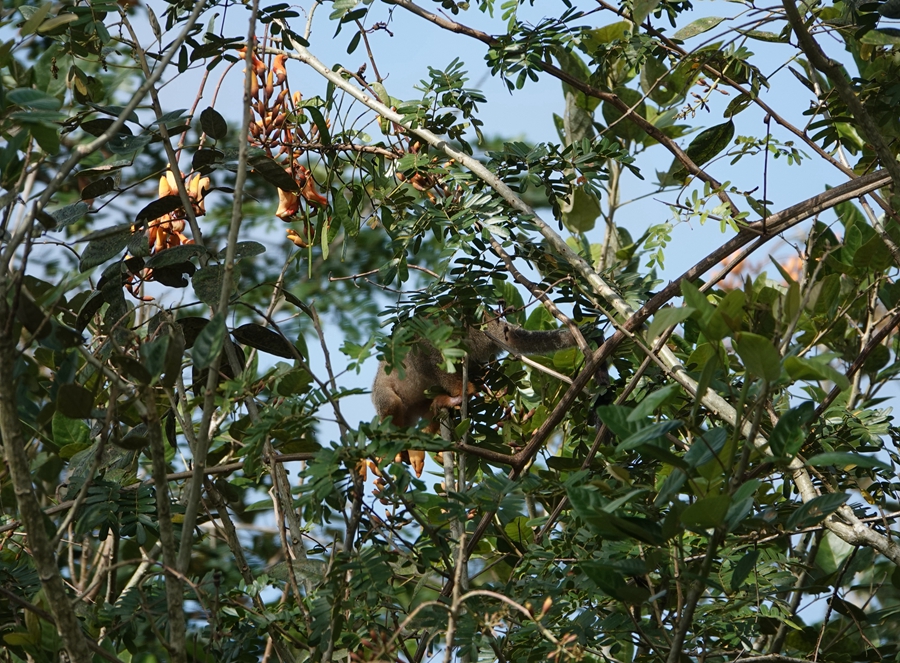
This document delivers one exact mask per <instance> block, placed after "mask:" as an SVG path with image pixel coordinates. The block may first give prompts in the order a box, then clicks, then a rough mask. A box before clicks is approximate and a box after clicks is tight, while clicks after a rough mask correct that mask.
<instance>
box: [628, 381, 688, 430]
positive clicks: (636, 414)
mask: <svg viewBox="0 0 900 663" xmlns="http://www.w3.org/2000/svg"><path fill="white" fill-rule="evenodd" d="M678 389H679V387H678V385H677V384H668V385H666V386H665V387H663V388H662V389H657V390H656V391H654V392H652V393H650V394H647V395H646V396H644V397H643V398H642V399H641V402H640V403H638V404H637V407H635V408H634V410H633V411H632V413H631V414H629V415H628V421H631V422H639V421H642V420H643V419H645V418H646V417H649V416H650V415H652V414H653V413H654V412H656V408H658V407H659V406H660V405H662V404H663V403H665V402H666V401H667V400H668V399H669V397H670V396H672V394H676V393H678Z"/></svg>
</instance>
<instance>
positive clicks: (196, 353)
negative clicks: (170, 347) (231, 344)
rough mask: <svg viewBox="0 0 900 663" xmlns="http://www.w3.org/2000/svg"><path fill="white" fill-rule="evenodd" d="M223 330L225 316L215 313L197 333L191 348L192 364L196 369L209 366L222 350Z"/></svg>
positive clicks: (223, 342) (223, 341)
mask: <svg viewBox="0 0 900 663" xmlns="http://www.w3.org/2000/svg"><path fill="white" fill-rule="evenodd" d="M225 331H226V329H225V316H224V315H222V314H221V313H217V314H216V315H214V316H213V317H212V320H210V321H209V324H208V325H206V326H205V327H204V328H203V330H202V331H201V332H200V333H199V334H198V335H197V340H196V341H194V348H193V350H192V353H193V357H194V366H196V368H197V369H199V370H203V369H204V368H209V365H210V364H211V363H212V362H213V360H214V359H215V358H216V357H217V356H218V355H219V353H220V352H221V351H222V346H223V345H224V344H225Z"/></svg>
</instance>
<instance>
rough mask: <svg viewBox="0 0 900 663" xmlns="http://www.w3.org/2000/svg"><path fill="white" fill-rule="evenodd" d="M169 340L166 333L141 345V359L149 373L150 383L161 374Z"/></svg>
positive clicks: (164, 365) (164, 364)
mask: <svg viewBox="0 0 900 663" xmlns="http://www.w3.org/2000/svg"><path fill="white" fill-rule="evenodd" d="M169 341H170V337H169V336H168V335H167V334H163V335H160V336H158V337H156V338H154V339H153V340H152V341H147V342H146V343H144V344H143V345H142V346H141V360H142V361H143V363H144V367H145V368H146V369H147V372H148V373H149V374H150V377H151V380H150V382H151V383H152V382H154V381H155V380H156V378H158V377H159V376H160V375H162V372H163V369H165V367H166V356H167V354H168V350H169Z"/></svg>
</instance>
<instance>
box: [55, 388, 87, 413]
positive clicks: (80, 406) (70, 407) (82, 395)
mask: <svg viewBox="0 0 900 663" xmlns="http://www.w3.org/2000/svg"><path fill="white" fill-rule="evenodd" d="M93 409H94V395H93V394H92V393H91V392H90V391H88V390H87V389H85V388H84V387H82V386H81V385H78V384H61V385H59V391H58V392H57V396H56V410H57V412H60V413H61V414H64V415H65V416H67V417H69V418H70V419H87V418H88V417H90V416H91V412H92V411H93Z"/></svg>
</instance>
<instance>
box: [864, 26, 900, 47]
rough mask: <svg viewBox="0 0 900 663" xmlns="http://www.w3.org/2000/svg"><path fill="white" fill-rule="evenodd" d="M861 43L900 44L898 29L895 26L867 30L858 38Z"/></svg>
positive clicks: (873, 44) (874, 44)
mask: <svg viewBox="0 0 900 663" xmlns="http://www.w3.org/2000/svg"><path fill="white" fill-rule="evenodd" d="M859 40H860V41H861V42H862V43H863V44H871V45H872V46H897V45H900V30H898V29H897V28H876V29H875V30H869V31H868V32H866V33H865V34H864V35H863V36H862V37H860V39H859Z"/></svg>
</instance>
